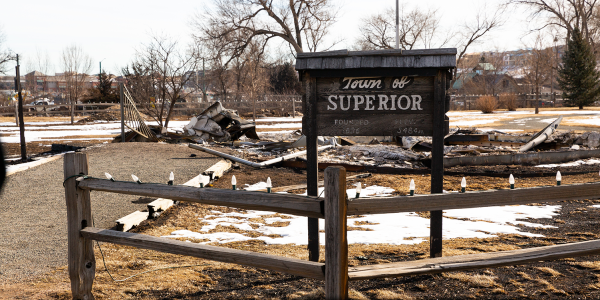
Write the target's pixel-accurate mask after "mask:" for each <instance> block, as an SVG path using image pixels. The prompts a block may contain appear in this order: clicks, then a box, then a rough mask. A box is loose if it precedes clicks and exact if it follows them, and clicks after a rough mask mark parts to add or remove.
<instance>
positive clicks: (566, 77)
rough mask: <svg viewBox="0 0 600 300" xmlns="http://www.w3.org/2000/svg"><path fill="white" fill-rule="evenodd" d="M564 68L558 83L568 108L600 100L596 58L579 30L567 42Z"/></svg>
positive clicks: (580, 107)
mask: <svg viewBox="0 0 600 300" xmlns="http://www.w3.org/2000/svg"><path fill="white" fill-rule="evenodd" d="M562 60H563V63H562V66H560V67H559V68H558V83H559V84H560V87H561V88H562V90H563V97H564V98H565V99H567V100H566V101H565V104H566V105H567V106H579V109H583V106H585V105H590V104H591V103H593V102H594V101H596V99H597V98H598V95H599V94H600V86H599V84H598V79H599V78H600V73H599V72H598V71H597V70H596V58H595V57H594V53H593V52H592V48H591V47H590V44H589V43H588V42H587V41H586V40H585V39H584V38H583V36H582V34H581V31H580V30H579V28H575V29H574V30H573V34H572V35H571V39H570V40H569V41H568V42H567V51H566V52H565V54H564V56H563V59H562Z"/></svg>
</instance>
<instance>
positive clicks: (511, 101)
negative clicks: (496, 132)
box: [500, 94, 517, 111]
mask: <svg viewBox="0 0 600 300" xmlns="http://www.w3.org/2000/svg"><path fill="white" fill-rule="evenodd" d="M500 105H501V107H503V108H505V109H507V110H508V111H516V110H517V95H515V94H507V95H500Z"/></svg>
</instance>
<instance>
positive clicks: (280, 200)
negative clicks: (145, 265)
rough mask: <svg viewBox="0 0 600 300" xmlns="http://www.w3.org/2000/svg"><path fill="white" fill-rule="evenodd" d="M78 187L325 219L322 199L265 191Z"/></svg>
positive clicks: (107, 184) (97, 183) (100, 183)
mask: <svg viewBox="0 0 600 300" xmlns="http://www.w3.org/2000/svg"><path fill="white" fill-rule="evenodd" d="M79 188H81V189H84V190H96V191H103V192H112V193H120V194H128V195H139V196H146V197H157V198H165V199H171V200H178V201H189V202H196V203H202V204H210V205H220V206H229V207H235V208H243V209H252V210H267V211H274V212H279V213H285V214H292V215H297V216H305V217H312V218H323V212H322V205H323V201H322V200H315V199H313V198H308V197H304V196H297V195H292V194H289V195H287V194H269V193H264V192H247V191H234V190H222V189H211V188H196V187H186V186H169V185H166V184H155V183H143V184H139V183H135V182H118V181H117V182H113V181H110V180H106V179H93V178H90V179H86V180H84V181H81V182H80V183H79Z"/></svg>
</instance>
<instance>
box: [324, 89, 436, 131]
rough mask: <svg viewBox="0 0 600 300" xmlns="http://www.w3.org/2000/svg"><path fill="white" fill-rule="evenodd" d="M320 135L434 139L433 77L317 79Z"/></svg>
mask: <svg viewBox="0 0 600 300" xmlns="http://www.w3.org/2000/svg"><path fill="white" fill-rule="evenodd" d="M316 84H317V102H316V106H317V124H318V125H317V132H318V134H319V135H341V136H370V135H390V136H411V135H412V136H431V135H432V134H433V103H434V99H433V98H434V93H433V88H434V85H433V78H432V77H372V78H359V79H355V78H348V77H340V78H318V79H317V81H316Z"/></svg>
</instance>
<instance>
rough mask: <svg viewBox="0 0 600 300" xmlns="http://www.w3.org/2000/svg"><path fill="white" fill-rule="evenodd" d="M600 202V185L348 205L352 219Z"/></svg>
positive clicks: (372, 200)
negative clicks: (452, 210) (372, 215)
mask: <svg viewBox="0 0 600 300" xmlns="http://www.w3.org/2000/svg"><path fill="white" fill-rule="evenodd" d="M598 198H600V183H584V184H572V185H560V186H547V187H534V188H526V189H514V190H510V189H506V190H489V191H481V192H466V193H448V194H429V195H415V196H402V197H392V198H365V199H361V198H359V199H354V200H351V201H349V202H348V215H361V214H385V213H397V212H414V211H436V210H447V209H463V208H475V207H487V206H500V205H517V204H531V203H543V202H556V201H563V200H582V199H598Z"/></svg>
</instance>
